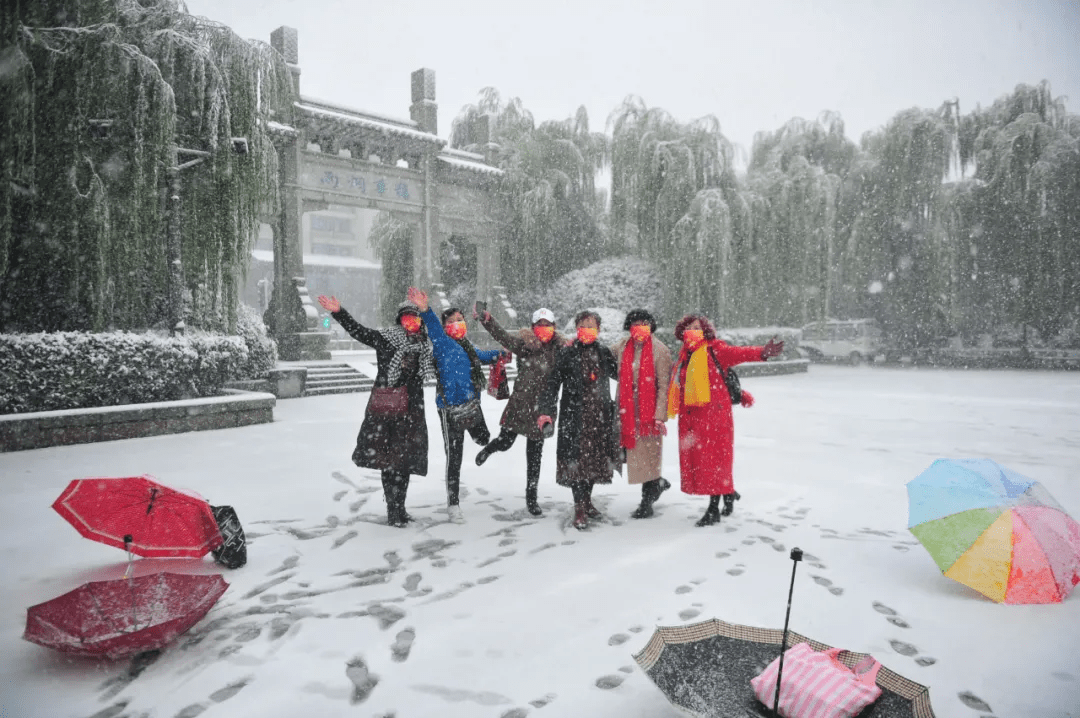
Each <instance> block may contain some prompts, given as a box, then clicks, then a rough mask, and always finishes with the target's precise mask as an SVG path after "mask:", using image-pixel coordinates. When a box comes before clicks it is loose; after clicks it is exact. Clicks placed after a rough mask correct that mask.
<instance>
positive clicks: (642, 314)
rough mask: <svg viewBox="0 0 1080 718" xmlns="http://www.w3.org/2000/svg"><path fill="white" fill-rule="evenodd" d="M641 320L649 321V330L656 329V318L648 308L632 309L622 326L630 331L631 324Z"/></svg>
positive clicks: (653, 330)
mask: <svg viewBox="0 0 1080 718" xmlns="http://www.w3.org/2000/svg"><path fill="white" fill-rule="evenodd" d="M640 321H647V322H648V323H649V331H652V332H655V331H656V318H655V317H653V315H652V314H651V313H650V312H649V310H648V309H631V310H630V312H629V313H628V314H627V315H626V321H624V322H623V325H622V328H623V329H625V330H626V331H630V325H631V324H633V323H634V322H640Z"/></svg>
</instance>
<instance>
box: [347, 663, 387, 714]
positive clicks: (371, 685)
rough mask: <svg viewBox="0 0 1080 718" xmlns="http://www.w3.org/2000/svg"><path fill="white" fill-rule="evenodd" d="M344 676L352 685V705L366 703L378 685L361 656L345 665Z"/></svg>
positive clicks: (375, 677) (377, 678) (376, 677)
mask: <svg viewBox="0 0 1080 718" xmlns="http://www.w3.org/2000/svg"><path fill="white" fill-rule="evenodd" d="M345 675H346V677H348V679H349V680H350V681H352V684H353V693H352V698H351V702H352V703H353V705H355V704H357V703H363V702H364V701H366V700H367V699H368V696H370V695H371V692H372V691H373V690H375V686H376V685H378V683H379V677H378V676H376V675H375V674H374V673H372V672H371V670H370V669H369V668H368V666H367V663H365V662H364V659H363V658H362V657H361V656H357V657H355V658H353V659H352V660H350V661H349V662H348V663H346V664H345Z"/></svg>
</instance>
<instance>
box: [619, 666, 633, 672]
mask: <svg viewBox="0 0 1080 718" xmlns="http://www.w3.org/2000/svg"><path fill="white" fill-rule="evenodd" d="M619 671H620V672H622V673H633V672H634V667H633V666H619Z"/></svg>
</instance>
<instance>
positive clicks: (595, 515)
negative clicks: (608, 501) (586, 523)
mask: <svg viewBox="0 0 1080 718" xmlns="http://www.w3.org/2000/svg"><path fill="white" fill-rule="evenodd" d="M593 486H594V484H592V483H590V484H589V485H588V486H586V488H585V513H586V515H588V517H589V518H590V519H602V518H604V515H603V514H602V513H600V509H598V508H596V507H595V506H593V503H592V490H593Z"/></svg>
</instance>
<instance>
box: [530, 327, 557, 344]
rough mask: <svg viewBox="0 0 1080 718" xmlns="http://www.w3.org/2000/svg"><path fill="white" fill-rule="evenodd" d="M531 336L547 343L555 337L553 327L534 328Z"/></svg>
mask: <svg viewBox="0 0 1080 718" xmlns="http://www.w3.org/2000/svg"><path fill="white" fill-rule="evenodd" d="M533 334H535V335H536V338H537V339H539V340H540V341H542V342H545V343H547V342H550V341H551V338H552V337H553V336H555V327H545V326H535V327H533Z"/></svg>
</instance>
